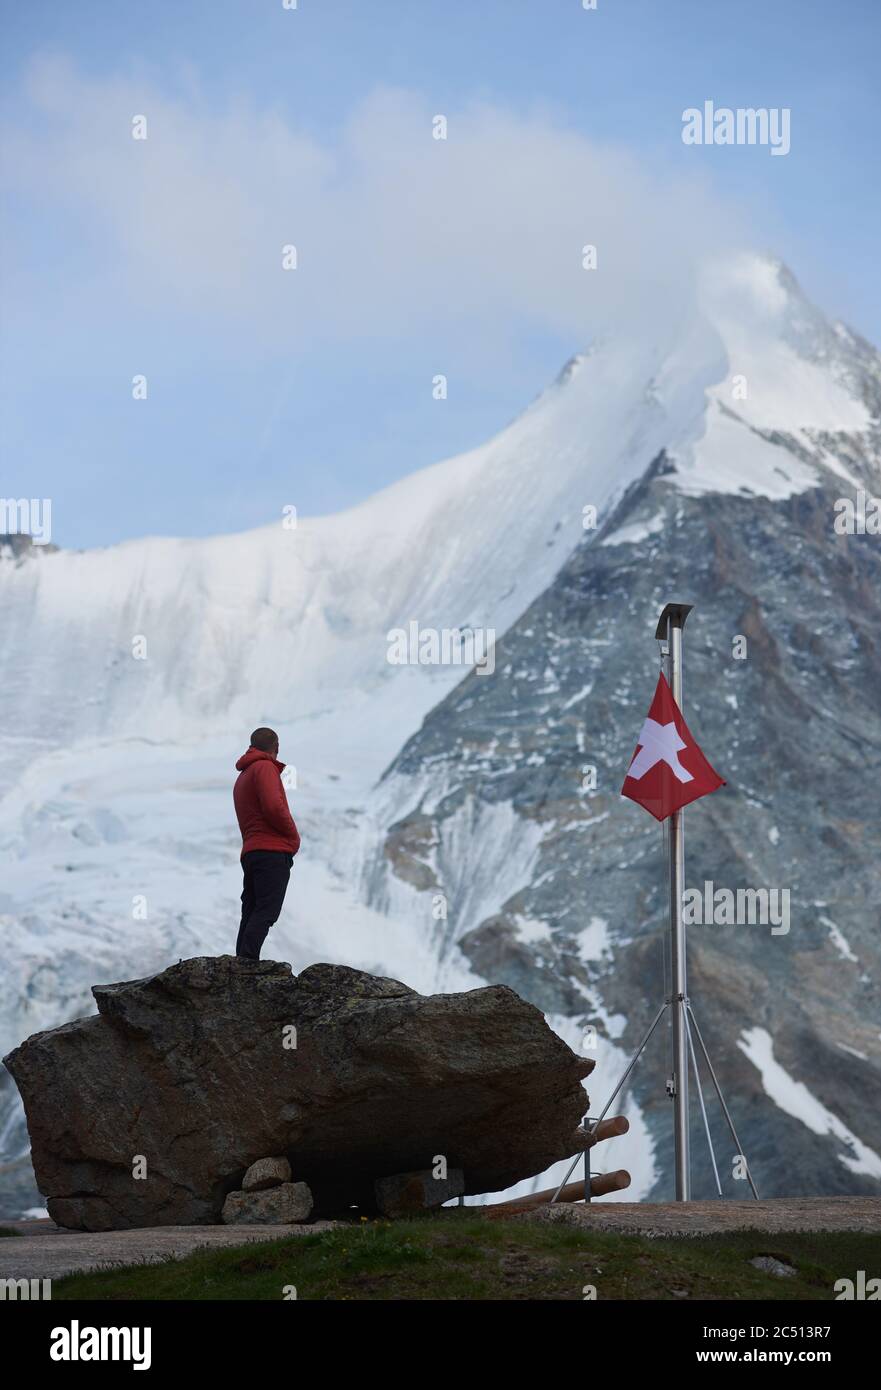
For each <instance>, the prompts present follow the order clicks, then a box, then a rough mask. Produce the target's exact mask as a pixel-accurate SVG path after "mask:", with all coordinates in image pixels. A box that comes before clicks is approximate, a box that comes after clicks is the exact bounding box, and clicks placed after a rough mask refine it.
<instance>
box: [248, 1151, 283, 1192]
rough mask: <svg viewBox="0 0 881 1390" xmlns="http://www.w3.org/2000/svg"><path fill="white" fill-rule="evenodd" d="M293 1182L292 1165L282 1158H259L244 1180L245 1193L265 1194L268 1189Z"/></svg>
mask: <svg viewBox="0 0 881 1390" xmlns="http://www.w3.org/2000/svg"><path fill="white" fill-rule="evenodd" d="M290 1180H291V1165H290V1164H289V1163H288V1161H287V1159H286V1158H285V1157H284V1156H283V1155H282V1157H281V1158H258V1159H257V1162H256V1163H252V1164H251V1166H250V1168H249V1169H248V1171H247V1173H246V1174H245V1176H244V1177H243V1178H242V1191H243V1192H263V1191H264V1189H265V1188H267V1187H280V1186H281V1184H282V1183H283V1182H287V1183H289V1182H290Z"/></svg>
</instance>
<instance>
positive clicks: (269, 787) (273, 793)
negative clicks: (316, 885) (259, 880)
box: [232, 748, 300, 854]
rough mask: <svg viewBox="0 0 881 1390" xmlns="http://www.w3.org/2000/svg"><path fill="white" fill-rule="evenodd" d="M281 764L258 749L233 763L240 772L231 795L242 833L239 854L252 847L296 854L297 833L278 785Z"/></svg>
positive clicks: (252, 749)
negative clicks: (240, 851)
mask: <svg viewBox="0 0 881 1390" xmlns="http://www.w3.org/2000/svg"><path fill="white" fill-rule="evenodd" d="M284 766H285V765H284V763H280V762H279V761H278V759H277V758H273V756H272V754H271V753H264V752H262V750H261V749H259V748H249V749H248V751H247V753H244V754H243V755H242V757H241V758H239V760H238V762H237V763H236V767H237V769H238V773H239V775H238V777H237V778H236V784H235V786H234V787H233V793H232V796H233V802H234V803H235V808H236V815H237V817H238V821H239V829H240V830H241V832H242V854H248V853H249V852H250V851H251V850H252V849H277V850H281V851H282V852H283V853H285V854H296V853H297V850H298V849H299V848H300V835H299V832H298V830H297V827H296V825H295V824H294V820H293V817H292V815H291V813H290V811H289V810H288V799H287V797H286V796H285V791H284V787H283V786H282V784H281V774H282V773H283V772H284Z"/></svg>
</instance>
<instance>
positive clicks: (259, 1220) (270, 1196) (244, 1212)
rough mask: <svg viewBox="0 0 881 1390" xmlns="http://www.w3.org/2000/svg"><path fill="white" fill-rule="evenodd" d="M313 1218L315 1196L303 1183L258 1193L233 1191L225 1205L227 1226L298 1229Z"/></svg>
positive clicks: (286, 1184)
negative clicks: (313, 1197)
mask: <svg viewBox="0 0 881 1390" xmlns="http://www.w3.org/2000/svg"><path fill="white" fill-rule="evenodd" d="M311 1215H312V1193H311V1192H310V1191H309V1188H308V1187H307V1185H306V1183H304V1182H284V1183H282V1184H281V1186H280V1187H270V1188H267V1189H265V1190H263V1191H259V1192H253V1191H252V1192H231V1193H230V1194H229V1196H228V1197H227V1199H226V1201H225V1202H224V1204H223V1212H222V1217H223V1221H224V1223H225V1224H226V1225H227V1226H276V1225H277V1226H296V1225H298V1224H299V1223H300V1222H301V1221H308V1220H309V1217H310V1216H311Z"/></svg>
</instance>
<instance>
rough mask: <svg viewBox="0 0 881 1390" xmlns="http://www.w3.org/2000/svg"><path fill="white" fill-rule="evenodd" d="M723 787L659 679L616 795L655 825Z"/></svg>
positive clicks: (723, 781) (663, 683) (662, 680)
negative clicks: (645, 813)
mask: <svg viewBox="0 0 881 1390" xmlns="http://www.w3.org/2000/svg"><path fill="white" fill-rule="evenodd" d="M724 785H725V779H724V778H723V777H720V776H719V774H718V772H716V770H715V768H712V767H710V764H709V763H708V762H707V760H706V758H705V757H704V755H703V753H702V752H701V750H700V748H699V747H698V745H697V742H696V740H695V737H694V735H693V734H692V733H691V732H690V731H689V728H688V725H687V724H686V722H685V720H684V719H683V718H682V711H681V709H680V708H679V706H678V705H677V703H676V701H675V700H674V699H673V692H672V690H671V689H670V687H669V685H668V684H667V681H666V679H665V677H664V676H663V675H660V676H659V677H658V684H657V688H656V690H655V697H654V699H653V700H652V703H651V708H650V710H649V712H648V718H647V719H646V721H645V723H644V724H643V726H642V732H641V733H640V735H639V742H638V743H637V745H636V752H635V753H634V755H633V760H632V762H631V764H630V767H629V768H628V770H627V776H626V777H625V778H624V786H623V787H622V788H621V795H622V796H629V797H630V800H631V801H638V802H639V804H640V806H644V807H645V809H646V810H647V811H651V813H652V815H653V816H654V818H655V820H666V819H667V817H668V816H672V814H673V812H674V811H678V810H679V809H680V807H682V806H687V805H688V803H689V801H697V799H698V797H700V796H706V795H707V793H708V792H714V791H716V790H717V788H719V787H724Z"/></svg>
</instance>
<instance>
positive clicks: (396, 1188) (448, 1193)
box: [373, 1168, 465, 1217]
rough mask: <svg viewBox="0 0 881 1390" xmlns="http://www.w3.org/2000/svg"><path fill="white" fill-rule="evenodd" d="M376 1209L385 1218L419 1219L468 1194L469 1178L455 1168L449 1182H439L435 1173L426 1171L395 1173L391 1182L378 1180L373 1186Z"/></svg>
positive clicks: (448, 1175)
mask: <svg viewBox="0 0 881 1390" xmlns="http://www.w3.org/2000/svg"><path fill="white" fill-rule="evenodd" d="M373 1191H374V1193H375V1194H376V1205H377V1207H378V1209H379V1211H380V1213H381V1214H382V1215H383V1216H391V1217H404V1216H418V1215H419V1213H420V1212H423V1211H431V1209H432V1207H442V1206H443V1204H444V1202H449V1200H450V1199H451V1198H452V1197H461V1196H462V1195H463V1193H464V1191H465V1175H464V1174H463V1172H462V1170H461V1168H453V1169H451V1170H450V1172H448V1173H447V1176H446V1177H445V1178H436V1177H435V1176H434V1169H432V1168H423V1169H422V1171H421V1172H419V1173H395V1174H394V1175H393V1176H392V1177H390V1178H378V1179H377V1181H376V1182H375V1183H374V1184H373Z"/></svg>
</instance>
